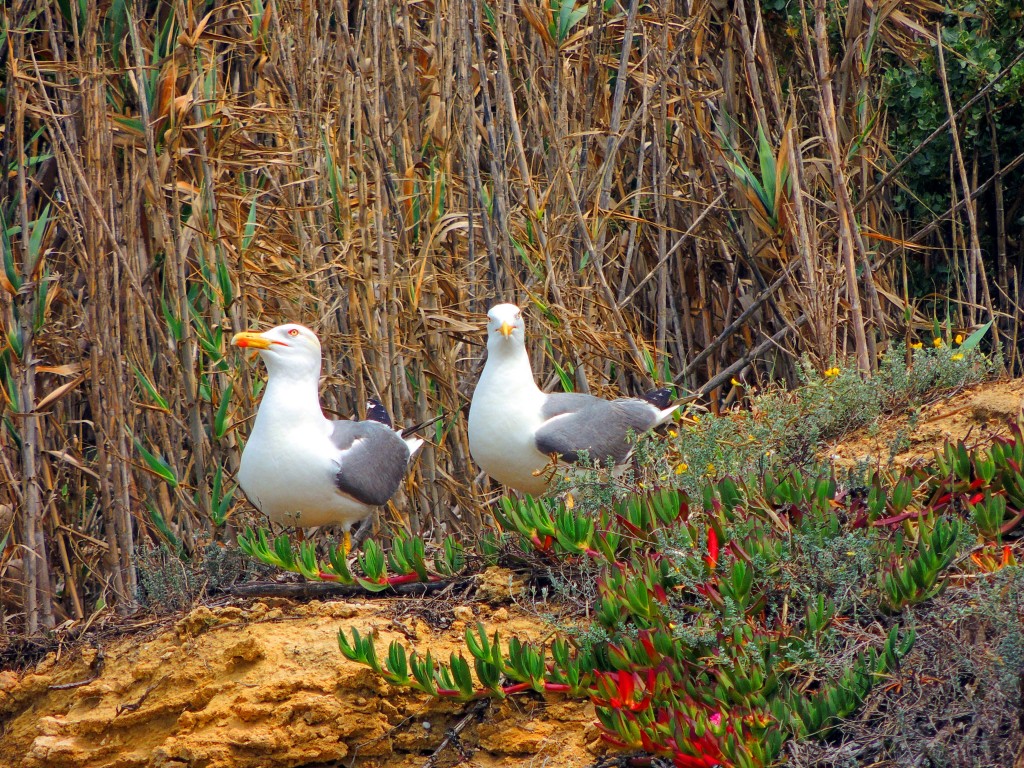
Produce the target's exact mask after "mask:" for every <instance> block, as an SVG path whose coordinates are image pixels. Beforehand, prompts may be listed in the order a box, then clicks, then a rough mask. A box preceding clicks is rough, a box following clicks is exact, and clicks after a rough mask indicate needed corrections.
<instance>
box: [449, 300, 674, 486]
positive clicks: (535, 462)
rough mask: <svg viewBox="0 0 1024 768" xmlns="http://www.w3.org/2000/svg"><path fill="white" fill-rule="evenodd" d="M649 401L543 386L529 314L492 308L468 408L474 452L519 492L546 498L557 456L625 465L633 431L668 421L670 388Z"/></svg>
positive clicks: (509, 306)
mask: <svg viewBox="0 0 1024 768" xmlns="http://www.w3.org/2000/svg"><path fill="white" fill-rule="evenodd" d="M646 397H647V398H649V399H639V398H620V399H617V400H603V399H601V398H599V397H594V396H592V395H584V394H579V393H572V392H560V393H554V394H547V393H544V392H541V391H540V389H539V388H538V387H537V383H536V382H535V381H534V378H533V370H532V368H531V367H530V358H529V356H528V355H527V353H526V334H525V330H524V325H523V313H522V311H520V309H519V307H517V306H515V305H514V304H498V305H496V306H494V307H492V308H491V310H490V312H488V313H487V362H486V363H485V364H484V370H483V372H482V373H481V374H480V380H479V381H478V382H477V385H476V389H475V390H474V392H473V399H472V401H471V402H470V406H469V452H470V454H471V455H472V457H473V459H474V460H475V461H476V463H477V464H479V465H480V467H481V469H483V471H484V472H486V473H487V474H488V475H490V476H491V477H493V478H494V479H495V480H497V481H498V482H500V483H503V484H504V485H507V486H510V487H511V488H514V489H515V490H518V491H522V492H523V493H528V494H531V495H533V496H539V495H541V494H542V493H544V491H545V490H547V487H548V484H549V483H550V482H551V478H552V475H553V473H550V472H546V471H545V468H547V467H549V466H551V464H552V459H554V460H556V461H557V460H561V461H564V462H567V463H570V464H573V463H575V462H576V461H577V460H578V459H579V456H580V453H582V452H583V451H586V452H587V456H588V458H589V459H590V460H592V461H593V460H597V461H599V462H601V463H602V464H604V463H606V462H608V461H609V460H610V461H612V462H613V463H615V464H621V463H622V462H624V461H625V460H626V458H627V457H628V456H629V454H630V451H631V450H632V448H631V446H630V444H629V440H628V439H627V436H628V434H629V432H630V431H631V430H632V431H633V432H635V433H637V434H640V433H641V432H646V431H647V430H649V429H653V428H654V427H656V426H658V425H659V424H663V423H664V422H666V421H668V420H669V418H671V416H672V414H673V413H675V411H676V408H677V407H678V406H672V407H666V406H668V402H669V395H668V390H667V389H661V390H655V391H654V392H651V393H649V395H647V396H646Z"/></svg>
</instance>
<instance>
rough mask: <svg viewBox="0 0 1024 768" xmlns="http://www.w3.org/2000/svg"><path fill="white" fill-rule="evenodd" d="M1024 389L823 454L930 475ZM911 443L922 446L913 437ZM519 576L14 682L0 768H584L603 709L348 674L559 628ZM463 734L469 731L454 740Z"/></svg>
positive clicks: (186, 621) (84, 649)
mask: <svg viewBox="0 0 1024 768" xmlns="http://www.w3.org/2000/svg"><path fill="white" fill-rule="evenodd" d="M1022 404H1024V381H1022V380H1015V381H1009V382H997V383H994V384H986V385H982V386H977V387H972V388H970V389H967V390H964V391H962V392H958V393H956V394H954V395H952V396H950V397H947V398H943V399H941V400H939V401H937V402H934V403H932V404H930V405H929V406H926V407H925V408H923V409H921V411H920V412H919V414H918V416H917V425H916V428H914V429H913V430H910V428H909V426H908V424H909V422H908V417H907V416H905V415H904V416H900V417H894V418H892V419H891V420H888V421H887V422H886V423H885V424H884V427H883V428H882V429H880V430H878V429H874V430H873V429H864V430H861V431H859V432H858V433H856V434H853V435H850V436H848V437H846V438H845V439H844V440H842V441H839V442H837V443H835V444H831V445H828V446H825V448H824V451H825V452H827V455H829V456H831V457H833V459H834V460H835V461H836V462H837V463H838V464H840V465H845V466H852V465H853V464H854V463H856V462H857V461H859V460H864V459H867V460H874V461H879V462H884V461H886V460H887V458H888V456H889V453H890V446H891V445H892V444H893V442H894V440H895V439H896V438H897V437H899V436H900V435H905V438H906V440H905V446H904V447H905V450H901V451H900V452H899V453H898V455H897V456H896V458H895V460H896V462H897V463H898V464H901V465H902V464H908V463H911V462H914V461H919V460H926V459H928V458H930V457H931V455H932V452H933V450H934V449H935V448H937V447H939V446H941V444H942V441H943V440H944V439H946V438H954V439H956V438H963V439H965V440H967V441H968V443H969V444H970V443H974V442H979V441H983V440H986V439H988V438H989V437H991V436H992V435H994V434H998V433H999V432H1001V431H1004V430H1005V425H1006V422H1007V419H1009V418H1013V417H1015V416H1016V415H1017V414H1018V413H1019V412H1020V409H1021V406H1022ZM911 432H912V434H911ZM510 576H511V574H509V573H508V572H505V571H501V570H499V569H491V570H490V571H487V572H485V573H484V574H482V575H481V576H480V577H478V578H480V583H479V584H478V585H477V588H476V591H475V599H474V600H473V602H469V603H462V604H459V603H458V602H453V601H451V600H447V599H443V598H415V599H413V598H410V599H380V600H365V599H364V600H351V599H349V600H344V599H340V600H333V601H315V600H314V601H312V602H306V603H301V602H297V601H291V600H285V599H280V598H260V599H255V600H251V599H250V600H240V599H238V600H225V601H223V602H222V603H221V604H218V605H215V606H202V607H198V608H196V609H194V610H192V611H191V612H190V613H188V614H187V615H185V616H184V617H183V618H181V619H180V620H178V621H177V622H176V623H172V622H159V623H158V622H153V626H151V627H150V628H148V629H141V630H139V631H136V632H135V633H133V634H130V635H127V636H122V637H118V638H116V639H112V640H109V641H100V642H98V643H96V644H89V643H88V642H86V643H84V644H83V643H80V644H78V645H76V646H74V647H73V648H72V649H71V650H69V651H67V652H63V653H60V654H58V653H51V654H49V655H48V656H46V657H45V658H44V659H43V660H42V661H40V662H39V663H38V664H36V665H35V667H34V668H32V669H30V670H28V671H23V672H13V671H6V672H4V671H0V737H2V738H0V765H3V766H8V765H9V766H12V767H14V766H16V767H18V768H44V767H45V768H71V767H72V766H73V767H75V768H85V767H86V766H103V767H104V768H141V767H143V766H146V767H147V768H149V767H152V768H168V767H170V766H181V767H182V768H183V767H184V766H202V767H204V768H219V767H221V766H224V767H225V768H226V767H227V766H231V767H232V768H245V767H246V766H254V767H255V766H260V767H261V768H278V767H280V768H285V767H286V766H288V767H290V766H351V767H353V768H376V767H378V766H381V767H383V766H388V767H389V768H405V767H406V766H408V767H409V768H412V766H417V767H420V766H437V768H443V767H445V766H450V765H455V764H459V765H464V766H472V767H476V768H490V767H491V766H495V767H496V766H559V767H564V768H573V767H574V766H587V765H591V764H593V763H594V761H595V760H596V759H597V758H598V757H599V756H600V755H602V754H604V753H605V751H606V746H605V745H604V743H603V742H601V741H600V739H599V736H598V731H597V728H596V726H595V719H594V712H593V707H592V706H590V705H585V704H582V703H580V702H575V701H568V700H563V699H560V698H559V697H557V696H552V697H548V699H547V700H546V701H542V700H541V699H540V698H538V697H531V696H519V697H515V698H513V699H510V700H508V701H505V702H501V703H490V704H487V705H486V707H485V708H484V709H482V710H479V709H478V707H477V705H465V704H460V703H455V702H441V703H439V702H435V701H431V700H429V699H427V698H426V697H425V696H421V695H418V694H416V693H415V692H411V691H409V690H406V689H401V690H399V689H395V688H392V687H391V686H389V685H388V684H386V683H385V682H383V681H382V680H381V679H380V678H379V677H377V675H375V674H374V673H373V672H371V671H370V670H369V669H367V668H366V667H364V666H362V665H359V664H356V663H353V662H349V661H348V660H346V659H345V658H344V657H343V656H342V654H341V653H340V651H339V650H338V644H337V633H338V631H339V630H344V631H345V632H347V633H348V632H350V631H351V628H352V627H355V628H357V629H358V630H359V631H360V633H361V634H364V635H365V634H367V633H372V634H373V635H374V636H375V637H376V643H377V650H378V656H379V657H383V655H384V653H385V652H386V648H387V645H388V643H389V642H390V641H391V640H393V639H401V640H403V641H405V642H406V644H407V645H411V646H413V647H416V648H417V649H419V650H420V651H421V652H425V651H426V650H427V649H429V650H430V651H431V652H432V653H433V655H434V657H435V658H437V657H441V658H445V659H446V658H447V657H448V654H449V653H451V652H452V651H453V650H455V649H457V648H460V647H461V645H462V637H463V633H464V631H465V628H466V626H467V623H468V624H470V625H472V624H475V622H476V621H481V622H483V623H484V625H485V626H486V627H487V628H488V630H489V631H494V630H499V631H500V632H501V634H502V637H503V638H505V639H507V638H508V637H509V636H511V635H513V634H515V635H518V636H519V637H521V638H524V639H526V638H536V637H538V635H539V634H540V633H542V632H544V631H546V630H544V629H543V627H544V622H543V621H542V620H541V619H540V617H539V616H537V615H533V614H529V613H527V612H526V611H525V610H524V609H523V608H521V607H519V605H518V604H517V603H516V601H515V595H514V594H513V593H512V592H510V589H509V583H510V581H509V579H510ZM456 726H458V730H459V734H458V735H457V736H454V737H449V738H447V743H445V745H444V748H443V749H439V747H441V745H442V742H445V740H446V737H448V736H449V735H450V734H451V733H452V729H453V728H456Z"/></svg>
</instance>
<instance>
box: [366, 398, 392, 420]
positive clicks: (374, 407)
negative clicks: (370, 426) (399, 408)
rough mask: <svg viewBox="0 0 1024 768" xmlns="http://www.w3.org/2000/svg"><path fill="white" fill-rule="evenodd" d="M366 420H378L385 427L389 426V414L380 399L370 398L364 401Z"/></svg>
mask: <svg viewBox="0 0 1024 768" xmlns="http://www.w3.org/2000/svg"><path fill="white" fill-rule="evenodd" d="M366 420H367V421H379V422H380V423H381V424H383V425H384V426H386V427H390V426H391V414H389V413H388V409H387V408H385V407H384V404H383V403H382V402H381V401H380V400H376V399H374V398H372V397H371V398H370V399H369V400H367V401H366Z"/></svg>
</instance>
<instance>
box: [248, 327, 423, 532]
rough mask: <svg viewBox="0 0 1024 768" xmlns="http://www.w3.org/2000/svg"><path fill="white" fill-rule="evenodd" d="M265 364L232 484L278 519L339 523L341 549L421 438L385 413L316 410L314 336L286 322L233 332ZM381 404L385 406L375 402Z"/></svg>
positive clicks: (400, 474) (391, 490) (391, 488)
mask: <svg viewBox="0 0 1024 768" xmlns="http://www.w3.org/2000/svg"><path fill="white" fill-rule="evenodd" d="M231 343H232V344H233V345H234V346H236V347H242V348H247V349H254V350H255V351H256V352H258V353H259V355H260V357H262V358H263V362H264V364H265V365H266V366H267V376H268V381H267V387H266V391H265V393H264V395H263V400H262V401H261V402H260V406H259V410H258V412H257V413H256V422H255V424H253V428H252V434H250V435H249V441H248V442H247V443H246V444H245V449H244V450H243V451H242V462H241V466H240V467H239V469H238V483H239V485H241V487H242V490H243V491H245V495H246V496H247V497H248V498H249V501H251V502H252V504H253V506H255V507H256V508H257V509H259V510H260V511H261V512H262V513H263V514H265V515H266V516H267V517H268V518H270V519H271V520H272V521H274V522H276V523H280V524H282V525H298V526H316V525H329V524H338V525H340V526H341V527H342V529H343V530H344V542H343V546H344V548H345V552H348V551H349V550H350V548H351V542H352V537H351V528H352V525H353V523H356V522H358V521H360V520H362V519H363V518H365V517H367V516H369V515H370V514H371V513H372V512H373V509H374V507H379V506H381V505H383V504H386V503H387V501H388V499H390V498H391V497H392V496H393V495H394V494H395V491H397V490H398V486H399V485H400V484H401V482H402V478H404V477H405V473H406V471H407V469H408V467H409V464H410V462H411V461H412V457H413V456H414V455H415V454H416V452H417V451H418V450H419V449H420V447H421V446H422V445H423V441H422V440H420V439H417V438H403V437H402V436H401V432H400V430H399V431H396V430H394V429H392V428H391V424H390V418H387V414H386V411H385V412H384V417H385V418H386V421H387V423H382V422H381V419H380V415H379V414H376V416H377V418H376V419H368V420H366V421H356V420H350V419H342V420H337V419H328V418H326V417H325V416H324V414H323V411H322V410H321V409H320V395H319V383H320V360H321V353H320V340H319V339H318V338H317V337H316V334H315V333H313V331H311V330H309V328H306V327H305V326H302V325H298V324H296V323H288V324H286V325H279V326H277V327H276V328H271V329H270V330H269V331H264V332H263V333H259V332H256V331H243V332H241V333H236V334H235V335H234V337H232V339H231ZM380 408H381V410H382V411H383V406H381V407H380Z"/></svg>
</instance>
